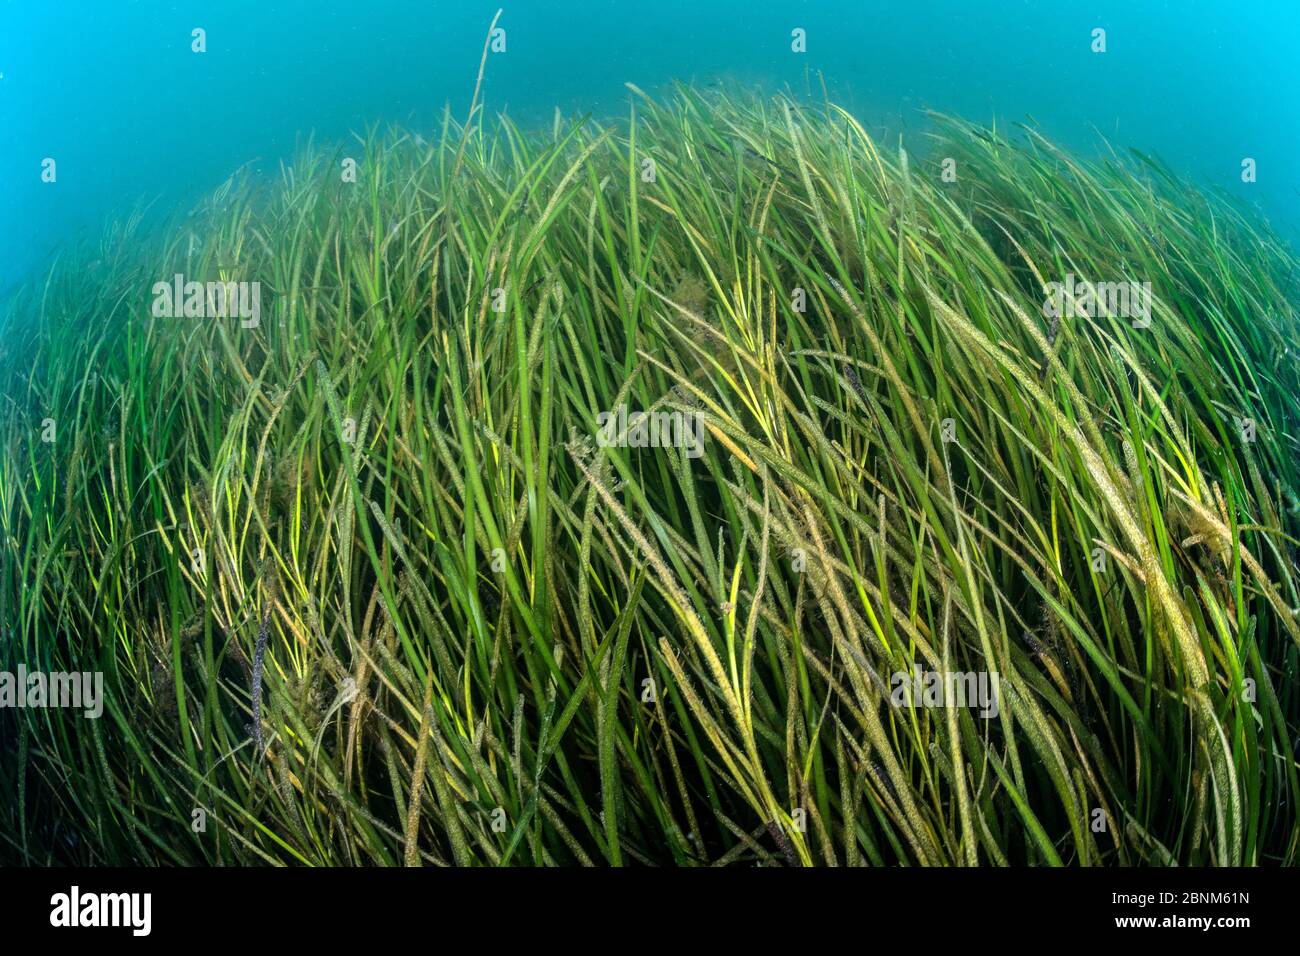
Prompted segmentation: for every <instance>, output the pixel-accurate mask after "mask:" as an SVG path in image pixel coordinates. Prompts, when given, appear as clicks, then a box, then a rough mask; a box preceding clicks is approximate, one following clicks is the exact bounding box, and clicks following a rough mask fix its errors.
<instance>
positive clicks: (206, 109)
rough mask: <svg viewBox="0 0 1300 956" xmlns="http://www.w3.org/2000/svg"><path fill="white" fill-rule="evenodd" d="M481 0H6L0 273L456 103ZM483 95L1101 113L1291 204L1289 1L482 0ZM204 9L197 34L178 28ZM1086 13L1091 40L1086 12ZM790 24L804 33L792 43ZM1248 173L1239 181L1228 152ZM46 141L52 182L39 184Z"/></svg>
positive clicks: (1282, 208)
mask: <svg viewBox="0 0 1300 956" xmlns="http://www.w3.org/2000/svg"><path fill="white" fill-rule="evenodd" d="M499 6H500V4H499V3H498V2H495V0H494V2H483V0H456V2H446V0H365V2H361V3H342V2H336V0H312V2H305V0H303V2H285V0H223V2H220V3H214V2H207V3H199V2H191V0H180V2H154V0H51V2H37V0H3V2H0V76H2V77H3V78H2V79H0V187H2V188H0V286H3V285H9V284H12V283H14V282H15V281H18V280H20V279H21V278H22V277H23V276H25V275H29V274H30V273H31V271H32V270H33V269H36V268H39V267H41V266H42V265H43V264H45V263H46V262H48V261H49V259H50V257H51V256H52V255H53V254H54V253H55V251H56V250H57V248H58V247H59V245H60V244H61V243H63V242H65V241H67V240H68V239H69V238H70V237H74V236H76V235H79V234H94V233H95V232H96V231H97V228H98V224H99V223H101V222H102V220H103V218H104V217H105V216H106V215H108V214H110V213H111V212H113V211H115V210H119V209H123V208H129V207H131V206H133V205H135V204H136V203H138V202H140V201H142V200H149V201H152V202H153V207H152V208H153V209H155V210H159V209H170V208H172V207H174V206H176V205H178V204H180V205H183V206H187V205H188V204H189V203H191V202H192V201H193V200H194V199H195V198H196V197H197V196H198V195H199V194H201V193H202V192H203V191H204V190H206V189H210V188H212V187H213V186H215V185H217V184H219V183H220V182H222V181H223V180H224V179H225V178H226V177H227V176H228V175H229V174H230V173H231V172H232V171H233V170H234V169H236V168H237V167H239V166H241V165H244V164H246V163H250V162H251V163H252V164H253V165H254V166H255V167H261V168H265V169H274V168H275V167H276V165H277V164H278V163H279V162H280V161H281V160H282V159H286V158H289V157H290V156H291V155H292V153H293V149H294V144H295V142H296V141H297V140H299V139H300V138H303V137H305V136H306V135H308V134H311V133H313V132H314V133H315V135H316V136H317V137H318V138H325V139H341V138H343V137H345V136H346V135H347V134H348V133H349V131H350V130H354V129H359V128H361V127H363V126H365V125H367V124H371V123H375V122H387V121H396V122H402V123H408V124H411V125H413V126H416V127H418V128H422V129H427V130H432V129H433V128H434V127H435V125H436V122H437V117H438V116H439V114H440V112H441V110H442V108H443V107H444V105H445V104H450V105H451V107H452V109H453V110H455V111H456V112H457V114H458V115H461V116H463V115H464V111H465V109H466V108H467V106H468V102H469V99H470V95H471V92H472V90H473V85H474V78H475V74H476V71H477V68H478V61H479V57H480V55H481V52H482V49H483V42H484V37H485V35H486V31H487V28H488V25H489V23H490V22H491V20H492V17H493V15H494V13H495V12H496V10H497V9H498V7H499ZM503 9H504V13H503V14H502V17H501V20H500V23H499V26H500V27H501V28H502V29H504V30H505V31H506V32H505V50H504V52H500V53H494V54H493V55H492V56H491V57H490V59H489V61H488V65H487V77H486V81H485V87H484V89H485V93H486V102H487V106H488V109H489V110H491V111H500V110H507V111H508V112H509V113H510V114H511V115H512V116H514V117H515V118H516V119H518V120H522V121H529V120H537V121H539V122H540V121H543V120H545V121H548V122H549V119H550V117H551V115H552V112H553V111H554V109H555V108H556V107H558V108H560V109H561V110H562V111H563V112H564V113H566V114H572V113H583V112H591V113H593V114H594V115H596V116H604V115H610V114H615V113H619V112H621V111H623V110H624V108H625V103H626V97H627V91H626V89H625V88H624V86H623V84H624V83H625V82H629V81H630V82H633V83H636V84H637V85H639V86H641V87H642V88H644V89H646V90H647V91H653V90H654V89H655V88H656V87H658V86H660V85H662V84H665V83H668V82H671V81H673V80H693V81H696V82H700V83H706V82H711V81H717V80H719V79H721V80H732V81H740V82H742V83H744V84H746V85H751V86H753V87H755V88H764V89H772V90H776V89H780V88H783V87H786V86H788V87H790V88H791V89H792V90H795V91H799V92H802V91H804V90H806V89H809V88H810V87H811V88H812V89H814V90H816V91H818V92H819V91H820V82H821V81H820V79H819V76H820V77H824V79H825V82H826V84H827V86H828V88H829V90H830V92H831V95H832V97H833V98H835V99H836V100H838V101H839V102H840V103H842V104H843V105H845V106H847V107H849V108H850V109H852V110H854V111H855V112H856V113H857V114H859V115H860V116H861V117H862V118H863V120H864V121H866V122H867V123H868V124H869V125H870V126H871V127H872V128H873V129H874V130H877V131H891V132H894V131H897V132H902V133H903V134H904V135H906V136H909V137H916V138H917V139H918V140H919V138H920V135H921V133H922V131H923V118H922V116H921V114H920V112H919V111H920V110H921V109H923V108H926V107H930V108H935V109H939V110H944V111H950V112H955V113H958V114H961V115H963V116H966V117H968V118H971V119H976V120H980V121H984V122H989V121H993V120H996V121H997V122H998V123H999V124H1004V123H1014V122H1021V121H1025V120H1028V119H1030V118H1032V119H1033V120H1035V121H1036V122H1037V123H1038V124H1039V126H1040V128H1041V129H1042V130H1043V131H1044V132H1045V133H1046V134H1047V135H1048V136H1049V137H1051V138H1054V139H1056V140H1058V141H1060V142H1062V143H1064V144H1067V145H1069V146H1072V147H1075V148H1078V149H1094V148H1097V143H1098V139H1097V132H1098V131H1100V133H1102V134H1104V135H1105V137H1107V138H1108V139H1109V140H1110V141H1111V142H1113V143H1114V144H1116V145H1120V146H1136V147H1138V148H1140V149H1143V150H1146V151H1151V152H1155V153H1157V154H1158V155H1160V156H1161V157H1162V158H1163V159H1164V160H1165V161H1166V162H1167V163H1169V164H1170V165H1171V166H1173V167H1174V168H1176V169H1178V170H1181V171H1184V172H1187V173H1190V174H1192V175H1194V176H1195V177H1197V178H1198V179H1201V180H1203V181H1204V182H1206V183H1207V184H1213V185H1218V186H1220V187H1222V188H1224V189H1226V190H1228V191H1230V192H1233V193H1236V194H1239V195H1242V196H1243V197H1245V198H1247V199H1248V200H1249V201H1251V202H1254V203H1256V204H1258V205H1259V206H1260V208H1261V209H1262V211H1263V212H1264V213H1265V214H1266V215H1267V216H1269V217H1270V218H1271V219H1272V220H1273V221H1274V223H1275V224H1276V225H1277V226H1279V227H1280V229H1281V230H1282V231H1283V232H1284V233H1286V234H1288V235H1294V234H1295V226H1296V223H1297V222H1300V177H1297V173H1296V164H1297V162H1298V161H1300V121H1298V120H1297V117H1298V116H1300V112H1298V111H1297V103H1298V101H1300V66H1297V58H1298V57H1300V0H1254V2H1248V0H1105V2H1078V0H818V2H799V0H780V2H778V0H748V2H730V0H719V2H707V0H658V2H651V0H643V2H628V0H586V2H565V0H547V2H541V0H527V2H514V3H508V4H506V5H504V7H503ZM196 28H201V29H203V30H204V31H206V52H203V53H196V52H194V51H193V50H192V44H193V38H192V37H193V35H192V31H193V30H194V29H196ZM1097 28H1100V29H1104V30H1105V31H1106V51H1105V52H1104V53H1096V52H1094V51H1093V49H1092V47H1093V45H1094V40H1093V30H1094V29H1097ZM796 29H799V30H803V31H805V35H806V51H805V52H795V51H794V50H793V49H792V45H793V41H792V31H794V30H796ZM1246 157H1250V158H1253V159H1254V160H1255V161H1256V163H1257V171H1258V179H1257V182H1255V183H1251V184H1247V183H1243V182H1242V176H1241V163H1242V160H1243V158H1246ZM46 159H54V160H55V163H56V166H55V172H56V176H57V178H56V180H55V181H54V182H52V183H51V182H44V181H43V178H42V172H43V170H44V169H45V168H46V167H45V166H43V162H44V160H46Z"/></svg>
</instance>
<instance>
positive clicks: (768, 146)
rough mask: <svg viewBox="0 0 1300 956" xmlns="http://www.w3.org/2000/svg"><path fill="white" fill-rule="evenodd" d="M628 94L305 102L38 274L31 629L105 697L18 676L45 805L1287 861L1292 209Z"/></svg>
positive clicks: (756, 845)
mask: <svg viewBox="0 0 1300 956" xmlns="http://www.w3.org/2000/svg"><path fill="white" fill-rule="evenodd" d="M629 103H630V108H629V112H628V115H627V116H626V117H625V118H620V119H617V120H611V121H609V122H600V123H598V122H595V121H592V120H591V119H589V118H562V117H561V116H560V115H559V114H558V113H557V115H556V119H555V121H554V123H553V124H552V125H550V126H543V127H542V128H536V129H524V128H520V127H519V126H517V125H515V124H514V123H512V122H511V121H509V120H507V119H505V118H491V117H488V116H485V115H484V111H482V110H477V111H473V112H471V118H470V120H469V122H468V123H467V124H461V123H459V122H457V121H455V120H453V119H451V118H450V117H448V118H447V119H446V120H445V122H444V124H443V126H442V128H441V129H440V130H436V131H433V132H432V133H427V132H426V135H428V141H427V142H426V140H425V139H424V138H423V137H417V136H415V135H413V134H409V133H404V132H402V131H397V130H379V129H375V130H372V131H370V132H369V133H367V134H365V135H361V136H358V137H356V138H355V139H354V140H353V141H351V142H346V143H342V144H339V145H338V146H326V145H321V144H314V143H313V144H307V145H305V146H304V147H303V148H302V150H301V152H300V155H299V157H298V158H297V159H296V160H295V161H294V162H293V163H292V165H287V166H285V167H284V168H282V169H281V170H280V173H279V174H278V175H276V176H270V175H268V176H260V177H259V176H256V175H253V174H251V173H249V172H243V173H240V174H238V175H236V176H234V177H233V178H232V179H231V180H230V181H229V182H228V183H226V184H225V185H224V186H222V187H221V188H220V189H219V190H217V191H216V192H215V193H214V194H213V195H211V196H210V197H209V198H208V199H207V200H206V201H205V202H204V203H203V204H202V205H201V206H200V207H199V208H197V209H195V210H194V212H192V213H191V214H190V215H188V216H187V217H184V218H177V219H175V220H172V221H169V222H168V223H166V224H165V225H164V226H162V227H149V228H146V227H145V225H143V224H142V221H141V219H140V218H139V217H135V218H131V217H127V218H125V219H122V220H120V221H118V222H117V223H116V224H114V225H112V226H110V227H108V228H107V229H106V231H105V232H104V234H103V237H102V239H101V240H99V241H98V242H87V243H83V244H82V245H81V246H79V247H75V248H70V249H68V250H67V251H65V253H64V254H63V255H62V256H61V257H60V258H59V259H58V261H57V262H55V263H54V264H53V265H52V266H51V267H50V268H49V270H48V271H47V273H45V274H44V275H43V276H42V278H41V279H40V280H39V281H35V282H32V283H29V284H28V285H27V286H26V287H24V288H23V289H21V290H20V291H19V292H18V294H16V295H15V296H14V297H13V298H12V299H11V300H10V301H9V302H8V303H7V304H6V306H5V308H6V314H5V317H4V322H5V328H4V334H3V337H2V338H0V392H2V398H0V403H2V404H0V534H2V535H3V542H2V547H3V565H2V568H0V627H3V640H2V641H0V670H5V671H10V672H13V671H16V669H17V668H18V667H19V666H20V665H22V666H23V667H25V668H27V669H28V670H29V671H31V670H37V669H39V670H44V671H49V672H56V671H77V672H84V671H94V672H102V674H103V675H104V678H103V679H104V713H103V716H102V717H101V718H99V719H97V720H96V719H87V718H85V717H84V716H83V715H82V714H81V713H80V712H79V711H74V710H71V709H66V708H53V707H48V708H40V709H37V708H23V709H19V708H14V707H9V708H5V709H0V792H3V794H4V798H3V800H0V861H4V862H8V863H17V864H28V865H36V864H40V865H44V864H89V865H96V864H181V865H220V864H254V865H257V864H276V865H280V864H283V865H302V864H307V865H324V864H335V865H371V864H375V865H403V864H405V865H432V866H444V865H471V866H478V865H483V866H489V865H594V866H607V865H637V864H654V865H678V866H708V865H746V866H752V865H755V864H760V865H778V866H820V865H841V866H843V865H850V866H852V865H875V866H893V865H905V866H922V865H925V866H935V865H1008V864H1009V865H1066V866H1096V865H1137V864H1148V865H1165V864H1175V863H1177V864H1191V865H1279V864H1294V863H1295V862H1297V858H1298V857H1300V842H1298V841H1300V825H1298V822H1297V814H1296V808H1297V804H1298V802H1300V779H1298V776H1297V774H1298V768H1297V762H1296V747H1297V736H1298V735H1300V686H1297V683H1296V667H1297V649H1298V648H1300V621H1298V620H1297V610H1298V609H1300V594H1297V574H1298V573H1300V569H1298V568H1297V564H1296V561H1297V553H1298V552H1297V546H1298V545H1300V541H1298V540H1297V535H1298V534H1300V500H1298V499H1297V493H1298V492H1300V441H1298V439H1297V435H1298V432H1297V428H1298V427H1300V425H1298V422H1297V415H1298V413H1300V365H1298V364H1297V349H1300V339H1297V328H1298V319H1297V310H1296V307H1295V303H1296V301H1297V269H1296V266H1297V259H1296V256H1295V253H1294V252H1293V251H1292V250H1291V249H1290V248H1288V246H1287V245H1286V244H1285V243H1284V242H1283V241H1282V240H1280V239H1279V238H1277V236H1276V234H1275V233H1274V232H1273V231H1272V230H1271V228H1270V227H1269V226H1268V225H1267V224H1266V223H1265V222H1264V221H1263V220H1262V218H1260V217H1259V216H1258V215H1257V214H1256V213H1255V212H1254V211H1253V210H1251V209H1249V208H1247V207H1245V206H1241V205H1238V204H1237V203H1236V202H1235V201H1233V200H1229V199H1227V198H1223V197H1221V196H1219V195H1218V194H1217V193H1214V192H1213V191H1208V190H1203V189H1200V188H1198V187H1197V186H1196V185H1195V184H1194V183H1191V182H1188V181H1186V180H1184V179H1183V178H1180V176H1179V175H1178V174H1176V173H1174V172H1172V171H1171V170H1169V169H1168V168H1166V167H1165V166H1164V165H1163V164H1161V163H1160V162H1159V161H1158V160H1156V159H1153V158H1150V157H1146V156H1142V155H1138V154H1134V153H1131V152H1127V151H1124V152H1121V151H1120V150H1119V149H1118V148H1114V149H1112V148H1111V147H1109V146H1106V145H1104V144H1103V145H1102V147H1101V148H1100V149H1099V150H1098V152H1097V155H1095V156H1091V157H1089V158H1087V159H1085V158H1082V157H1079V156H1075V155H1072V154H1070V153H1068V152H1065V151H1063V150H1061V149H1059V148H1057V147H1056V146H1054V145H1053V143H1052V142H1050V141H1049V140H1048V139H1047V138H1045V137H1044V136H1043V135H1042V134H1041V133H1040V132H1038V131H1037V130H1036V129H1032V128H1026V129H1019V128H1018V129H1014V130H1005V129H997V130H995V129H986V128H981V127H978V126H975V125H972V124H970V123H967V122H966V121H964V120H960V119H956V118H952V117H947V116H935V117H933V118H932V119H933V122H932V126H931V129H930V131H929V133H928V134H927V135H926V137H925V138H923V139H920V138H918V140H917V141H916V142H911V141H909V142H906V143H900V142H899V141H898V140H896V139H892V140H889V141H884V140H873V138H872V137H871V136H869V135H868V133H867V132H866V131H865V130H864V128H863V127H862V126H861V125H860V124H859V123H858V122H857V121H856V120H855V119H854V118H853V116H852V115H850V114H849V113H848V112H846V111H844V110H842V109H839V108H837V107H836V106H834V105H833V104H831V103H828V102H824V101H817V102H811V101H809V102H805V101H802V100H800V101H795V100H793V99H789V98H786V97H784V96H778V97H774V98H760V97H757V96H753V95H746V94H743V93H740V92H737V91H729V90H721V91H719V90H703V89H698V88H693V87H686V86H683V87H680V88H678V89H677V90H676V91H675V92H669V93H665V94H663V95H656V97H654V98H651V97H649V96H647V95H645V94H643V93H642V92H641V91H640V90H638V89H636V88H632V89H631V90H630V93H629ZM348 159H353V160H355V168H356V177H355V182H352V181H347V180H348V177H346V176H344V175H343V174H342V173H341V170H343V169H344V168H345V161H346V160H348ZM945 160H947V161H950V162H948V163H947V164H945ZM945 169H947V170H948V171H949V172H951V173H952V174H953V175H949V176H945V175H944V171H945ZM178 274H180V275H184V276H185V277H186V278H187V279H192V280H195V281H200V282H206V281H232V282H233V281H241V282H243V281H247V282H254V281H255V282H257V283H259V284H260V288H261V296H262V299H261V314H260V318H259V320H258V321H255V322H249V321H241V320H240V319H239V318H237V317H198V318H195V317H189V318H187V317H183V316H182V317H174V318H173V317H156V316H155V315H154V309H153V305H154V292H153V289H154V286H155V283H158V282H164V283H167V282H171V280H172V277H173V276H174V275H178ZM1067 276H1075V277H1082V278H1086V279H1089V280H1095V281H1099V282H1100V281H1107V282H1130V281H1131V282H1138V283H1150V291H1151V308H1150V315H1149V321H1135V320H1134V319H1133V318H1132V317H1131V316H1122V315H1118V314H1107V310H1105V309H1093V310H1092V311H1093V313H1095V314H1091V315H1089V314H1086V312H1087V311H1088V310H1086V309H1078V308H1075V309H1065V310H1061V314H1059V315H1058V316H1056V317H1054V318H1053V317H1049V315H1047V314H1045V308H1044V299H1045V293H1044V290H1045V289H1046V288H1048V287H1049V286H1050V285H1051V284H1052V283H1054V282H1064V281H1066V277H1067ZM620 407H626V408H628V409H632V410H634V411H635V410H645V411H650V412H656V413H660V412H662V413H676V414H678V415H679V416H697V417H698V421H699V422H700V424H701V426H702V427H701V431H700V441H701V442H702V453H700V454H698V455H693V454H689V453H688V452H689V451H690V450H689V449H687V448H684V447H636V444H637V443H635V442H624V441H614V442H608V441H598V440H597V438H598V437H599V435H598V429H597V418H598V416H599V415H601V413H603V412H610V411H611V410H615V409H618V408H620ZM619 437H623V436H619ZM918 672H923V673H940V674H952V673H962V674H978V675H983V676H984V677H987V678H990V679H992V680H994V682H995V685H996V688H997V692H998V701H997V707H996V708H995V711H996V712H995V713H988V712H986V711H981V710H980V709H978V708H976V707H971V706H963V705H962V702H961V701H958V700H955V699H954V698H953V697H952V696H951V695H946V696H944V697H943V698H942V699H941V700H939V701H938V703H937V704H935V702H934V701H930V702H929V703H930V704H931V705H930V706H925V705H923V702H922V701H920V700H912V701H910V702H908V703H907V705H905V706H897V701H896V700H895V699H894V692H893V688H894V683H895V677H894V675H898V674H906V675H913V674H916V673H918ZM909 680H910V677H909Z"/></svg>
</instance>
